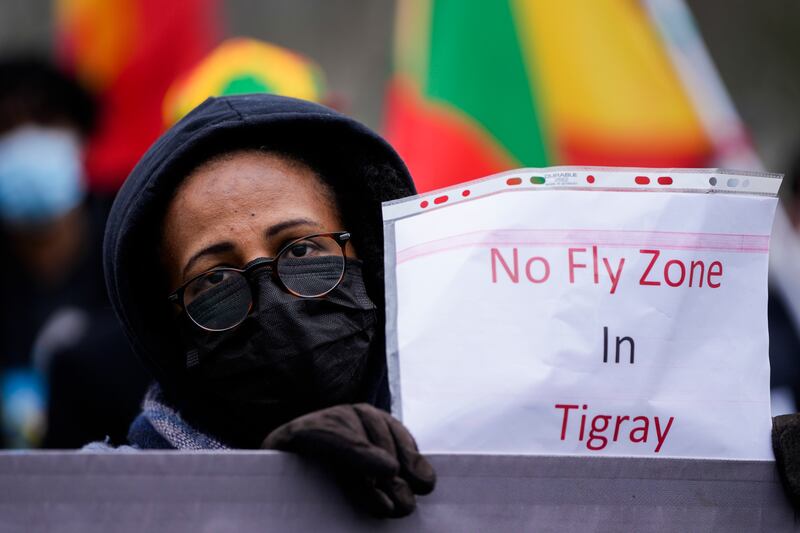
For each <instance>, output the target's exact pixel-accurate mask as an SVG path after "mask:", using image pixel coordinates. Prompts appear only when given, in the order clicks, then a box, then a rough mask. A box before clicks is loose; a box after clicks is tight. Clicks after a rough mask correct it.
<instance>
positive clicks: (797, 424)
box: [772, 414, 800, 508]
mask: <svg viewBox="0 0 800 533" xmlns="http://www.w3.org/2000/svg"><path fill="white" fill-rule="evenodd" d="M772 450H773V451H774V452H775V463H776V465H777V467H778V473H779V474H780V476H781V481H782V482H783V487H784V489H785V490H786V493H787V495H788V496H789V499H790V500H791V501H792V504H793V505H794V506H795V507H796V508H800V414H794V415H781V416H776V417H774V418H773V419H772Z"/></svg>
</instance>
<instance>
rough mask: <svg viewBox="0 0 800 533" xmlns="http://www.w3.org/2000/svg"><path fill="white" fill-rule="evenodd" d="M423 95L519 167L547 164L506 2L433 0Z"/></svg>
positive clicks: (512, 20)
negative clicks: (458, 113)
mask: <svg viewBox="0 0 800 533" xmlns="http://www.w3.org/2000/svg"><path fill="white" fill-rule="evenodd" d="M430 39H431V40H430V62H429V65H428V76H427V85H426V87H425V92H426V95H427V96H428V97H430V98H431V99H433V100H441V101H445V102H448V103H450V104H451V105H453V106H455V107H456V108H458V109H461V110H462V111H464V112H465V113H467V114H468V115H470V116H472V117H473V118H474V119H475V120H477V121H478V122H479V123H480V124H482V125H483V126H484V127H485V128H486V130H487V132H488V133H489V134H491V135H492V136H493V137H494V138H495V139H497V140H498V142H499V143H500V144H502V145H503V146H504V147H505V148H506V149H507V150H508V151H509V153H511V155H512V156H513V157H515V158H516V159H517V160H518V161H519V163H520V164H522V165H529V166H540V165H541V166H544V165H547V164H548V159H549V158H548V157H547V150H546V146H545V139H544V134H543V131H542V127H541V123H540V120H539V114H538V112H537V109H536V108H535V106H534V103H533V100H534V97H533V92H532V88H531V83H530V81H529V79H528V73H527V71H526V68H525V64H524V61H523V57H522V52H521V50H520V46H519V43H518V40H517V39H518V37H517V33H516V26H515V25H514V19H513V15H512V12H511V8H510V6H509V3H508V0H471V1H469V2H463V1H461V0H435V1H434V2H433V12H432V14H431V36H430Z"/></svg>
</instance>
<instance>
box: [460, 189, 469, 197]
mask: <svg viewBox="0 0 800 533" xmlns="http://www.w3.org/2000/svg"><path fill="white" fill-rule="evenodd" d="M461 196H463V197H464V198H466V197H467V196H469V189H464V190H463V191H461Z"/></svg>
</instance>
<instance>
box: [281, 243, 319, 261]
mask: <svg viewBox="0 0 800 533" xmlns="http://www.w3.org/2000/svg"><path fill="white" fill-rule="evenodd" d="M318 251H319V246H317V244H316V243H315V242H314V241H313V240H311V239H306V240H304V241H300V242H296V243H294V244H293V245H291V246H290V247H289V249H288V250H286V254H287V255H288V256H289V257H295V258H299V257H306V256H309V255H315V254H316V252H318Z"/></svg>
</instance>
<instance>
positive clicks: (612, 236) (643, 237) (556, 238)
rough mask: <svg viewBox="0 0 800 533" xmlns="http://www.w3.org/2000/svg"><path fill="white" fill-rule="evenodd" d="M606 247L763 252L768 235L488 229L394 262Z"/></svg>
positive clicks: (423, 247)
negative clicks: (460, 253) (461, 253)
mask: <svg viewBox="0 0 800 533" xmlns="http://www.w3.org/2000/svg"><path fill="white" fill-rule="evenodd" d="M592 245H598V246H606V247H611V248H649V247H652V248H658V249H661V250H694V251H715V252H734V253H767V252H768V251H769V235H746V234H727V233H690V232H678V231H675V232H671V231H629V230H580V229H579V230H536V229H517V230H513V229H512V230H489V231H474V232H470V233H463V234H461V235H454V236H452V237H445V238H443V239H436V240H433V241H430V242H426V243H422V244H418V245H414V246H411V247H409V248H405V249H403V250H400V251H398V252H397V264H401V263H404V262H406V261H410V260H412V259H417V258H419V257H424V256H427V255H431V254H436V253H440V252H446V251H449V250H456V249H462V248H473V247H493V246H544V247H552V246H586V247H588V246H592Z"/></svg>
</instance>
